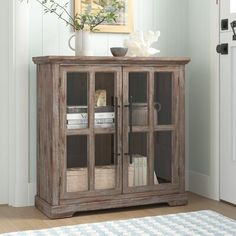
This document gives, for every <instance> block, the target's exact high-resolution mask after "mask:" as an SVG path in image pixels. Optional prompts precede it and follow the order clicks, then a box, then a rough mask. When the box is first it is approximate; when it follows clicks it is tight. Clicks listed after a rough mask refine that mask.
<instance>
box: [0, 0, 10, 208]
mask: <svg viewBox="0 0 236 236" xmlns="http://www.w3.org/2000/svg"><path fill="white" fill-rule="evenodd" d="M0 29H1V36H0V52H1V53H0V68H1V76H0V111H1V112H0V188H1V189H0V204H5V203H7V202H8V141H9V140H8V139H9V133H8V125H9V122H8V120H9V117H8V106H9V100H8V96H9V95H8V69H9V64H8V63H9V1H3V2H2V3H1V11H0Z"/></svg>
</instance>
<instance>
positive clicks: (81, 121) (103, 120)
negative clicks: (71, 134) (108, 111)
mask: <svg viewBox="0 0 236 236" xmlns="http://www.w3.org/2000/svg"><path fill="white" fill-rule="evenodd" d="M94 123H95V124H106V123H108V124H109V123H114V119H113V118H99V119H95V120H94ZM67 124H69V125H78V124H88V119H76V120H67Z"/></svg>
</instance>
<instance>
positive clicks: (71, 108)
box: [67, 106, 114, 113]
mask: <svg viewBox="0 0 236 236" xmlns="http://www.w3.org/2000/svg"><path fill="white" fill-rule="evenodd" d="M94 111H95V113H96V112H114V106H100V107H95V108H94ZM87 112H88V106H67V113H87Z"/></svg>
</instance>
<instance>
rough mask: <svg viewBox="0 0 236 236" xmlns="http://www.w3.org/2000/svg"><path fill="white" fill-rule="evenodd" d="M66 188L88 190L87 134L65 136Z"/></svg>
mask: <svg viewBox="0 0 236 236" xmlns="http://www.w3.org/2000/svg"><path fill="white" fill-rule="evenodd" d="M66 144H67V145H66V146H67V159H66V166H67V170H66V190H67V192H81V191H87V190H88V164H87V161H88V157H87V153H88V152H87V136H86V135H75V136H67V142H66Z"/></svg>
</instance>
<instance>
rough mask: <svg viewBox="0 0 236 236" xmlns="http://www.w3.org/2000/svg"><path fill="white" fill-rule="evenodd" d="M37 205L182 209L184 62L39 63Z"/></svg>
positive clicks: (63, 211)
mask: <svg viewBox="0 0 236 236" xmlns="http://www.w3.org/2000/svg"><path fill="white" fill-rule="evenodd" d="M33 60H34V62H35V63H36V64H37V91H38V93H37V101H38V102H37V110H38V114H37V118H38V134H37V140H38V142H37V143H38V148H37V150H38V153H37V196H36V206H37V207H38V208H39V209H40V210H41V211H42V212H44V213H45V214H46V215H47V216H49V217H50V218H59V217H69V216H72V215H73V214H74V213H75V212H78V211H89V210H96V209H106V208H115V207H128V206H136V205H145V204H153V203H168V204H169V205H183V204H186V203H187V196H186V194H185V186H184V185H185V181H184V176H185V168H184V149H185V146H184V132H185V131H184V66H185V64H187V63H188V62H189V59H188V58H128V57H124V58H114V57H55V56H52V57H36V58H33Z"/></svg>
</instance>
